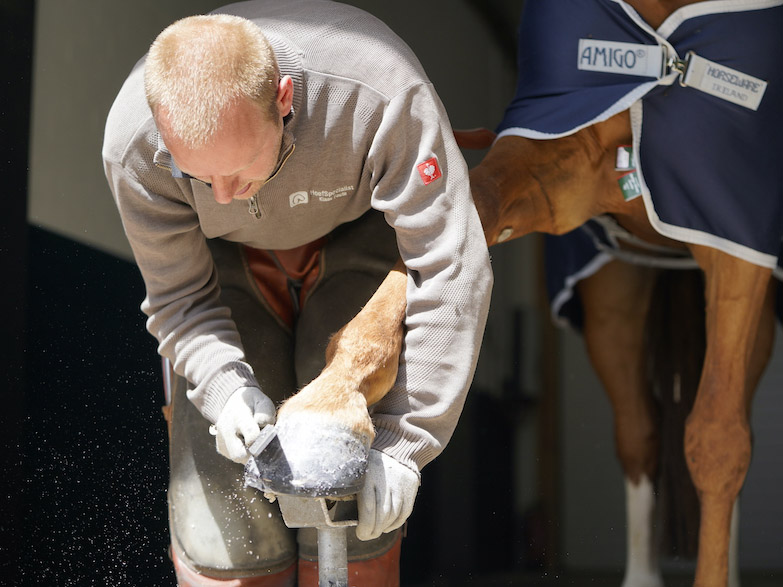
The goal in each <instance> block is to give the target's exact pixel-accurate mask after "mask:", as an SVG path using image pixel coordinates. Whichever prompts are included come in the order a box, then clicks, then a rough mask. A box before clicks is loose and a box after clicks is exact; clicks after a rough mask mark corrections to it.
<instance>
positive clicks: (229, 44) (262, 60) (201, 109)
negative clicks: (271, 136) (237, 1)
mask: <svg viewBox="0 0 783 587" xmlns="http://www.w3.org/2000/svg"><path fill="white" fill-rule="evenodd" d="M279 78H280V70H279V68H278V65H277V60H276V59H275V54H274V52H273V51H272V48H271V47H270V45H269V42H268V41H267V39H266V37H265V36H264V35H263V33H262V32H261V30H260V29H259V28H258V27H257V26H256V25H254V24H253V23H252V22H250V21H249V20H247V19H244V18H241V17H238V16H231V15H227V14H213V15H207V16H191V17H188V18H184V19H182V20H178V21H177V22H175V23H174V24H172V25H170V26H169V27H167V28H166V29H165V30H164V31H163V32H162V33H160V35H158V37H157V38H156V39H155V41H154V42H153V43H152V46H151V47H150V50H149V53H148V55H147V61H146V64H145V71H144V89H145V91H146V94H147V101H148V103H149V105H150V108H151V110H152V113H153V115H154V116H155V117H156V118H157V117H158V115H159V113H160V112H161V111H164V112H165V115H166V119H167V122H168V125H169V128H170V131H171V132H172V133H173V134H174V135H175V136H176V137H177V138H179V139H180V140H181V141H184V142H185V143H186V144H187V145H189V146H190V147H200V146H203V145H205V144H207V143H208V142H209V139H210V138H211V137H212V135H213V134H214V133H215V132H216V131H217V129H218V126H219V124H220V121H221V116H222V114H223V112H224V111H225V109H226V108H227V107H228V106H231V105H232V104H234V103H236V102H237V101H238V100H241V99H243V98H244V99H246V98H249V99H251V100H254V101H255V102H257V103H258V104H259V105H260V106H261V108H262V109H263V110H264V111H265V112H268V114H269V116H270V119H273V118H274V117H275V116H277V110H276V108H275V101H276V97H277V83H278V80H279Z"/></svg>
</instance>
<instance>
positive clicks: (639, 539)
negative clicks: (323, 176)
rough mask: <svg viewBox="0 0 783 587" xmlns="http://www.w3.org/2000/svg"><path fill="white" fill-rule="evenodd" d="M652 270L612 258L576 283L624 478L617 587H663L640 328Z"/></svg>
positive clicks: (654, 452)
mask: <svg viewBox="0 0 783 587" xmlns="http://www.w3.org/2000/svg"><path fill="white" fill-rule="evenodd" d="M655 275H656V272H655V270H654V269H650V268H646V267H640V266H637V265H629V264H627V263H622V262H620V261H612V262H611V263H609V264H607V265H605V266H604V267H603V268H601V269H600V270H599V271H598V272H597V273H596V274H595V275H593V276H591V277H589V278H588V279H586V280H584V281H582V282H580V283H579V286H578V287H579V294H580V296H581V298H582V304H583V307H584V315H585V321H584V329H583V334H584V339H585V344H586V346H587V351H588V354H589V356H590V362H591V363H592V365H593V368H594V369H595V371H596V374H597V375H598V377H599V378H600V379H601V383H602V384H603V386H604V389H605V390H606V393H607V395H608V396H609V400H610V402H611V404H612V410H613V413H614V429H615V443H616V450H617V455H618V458H619V460H620V464H621V466H622V469H623V473H624V475H625V487H626V511H627V519H626V527H627V541H626V544H627V552H626V567H625V577H624V580H623V587H662V586H663V578H662V576H661V572H660V568H659V564H658V550H659V549H658V542H657V540H656V538H657V536H656V535H655V532H654V531H653V528H654V527H655V523H654V521H655V517H656V516H655V513H656V502H655V494H654V489H653V482H654V480H655V478H656V470H657V467H658V458H659V457H658V447H659V441H658V421H657V412H656V408H655V406H654V403H653V397H652V393H651V390H650V389H649V386H648V383H647V379H646V376H645V375H646V371H647V369H646V354H645V342H644V337H645V333H644V329H645V321H646V316H647V308H648V307H649V305H650V299H651V294H652V287H653V284H654V281H655Z"/></svg>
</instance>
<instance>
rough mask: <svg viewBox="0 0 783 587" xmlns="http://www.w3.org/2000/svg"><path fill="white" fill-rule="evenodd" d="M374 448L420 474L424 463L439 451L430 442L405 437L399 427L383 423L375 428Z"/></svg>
mask: <svg viewBox="0 0 783 587" xmlns="http://www.w3.org/2000/svg"><path fill="white" fill-rule="evenodd" d="M372 448H374V449H375V450H378V451H381V452H384V453H386V454H387V455H389V456H390V457H392V458H393V459H395V460H397V461H399V462H401V463H402V464H403V465H405V466H406V467H408V468H409V469H411V470H412V471H414V472H415V473H416V474H417V475H419V476H421V469H422V468H423V467H424V465H426V464H427V463H429V462H430V461H432V460H433V459H434V458H435V457H436V456H438V452H437V451H436V450H435V449H434V448H433V446H432V445H431V444H430V443H429V442H427V441H425V440H423V439H420V440H412V439H409V438H405V437H404V436H403V435H402V433H401V431H400V429H399V428H387V427H384V426H383V425H381V426H379V427H377V428H376V430H375V440H374V441H373V443H372Z"/></svg>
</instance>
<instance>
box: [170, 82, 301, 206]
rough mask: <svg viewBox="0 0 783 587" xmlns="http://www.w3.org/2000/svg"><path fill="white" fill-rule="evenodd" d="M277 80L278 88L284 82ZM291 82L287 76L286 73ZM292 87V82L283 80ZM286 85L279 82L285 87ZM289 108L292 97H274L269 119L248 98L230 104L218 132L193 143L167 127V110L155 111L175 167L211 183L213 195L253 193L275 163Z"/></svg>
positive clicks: (226, 198) (225, 200)
mask: <svg viewBox="0 0 783 587" xmlns="http://www.w3.org/2000/svg"><path fill="white" fill-rule="evenodd" d="M283 83H284V82H283V81H281V88H282V85H283ZM288 83H289V84H290V78H288ZM286 87H287V89H288V90H290V86H286ZM284 89H285V88H283V90H284ZM290 109H291V105H290V100H286V99H285V97H284V96H283V98H282V100H281V99H280V98H279V99H278V112H279V114H280V117H279V118H275V119H274V120H270V118H269V115H268V114H267V112H265V111H263V110H262V109H261V107H260V106H258V105H257V104H256V103H254V102H251V101H250V100H242V101H240V102H237V103H236V104H234V105H233V106H231V107H230V108H229V110H228V111H227V112H226V114H225V115H224V117H223V122H222V124H221V126H220V128H219V129H218V132H217V133H215V135H214V136H213V137H212V139H211V140H210V142H209V143H208V144H207V145H206V146H204V147H199V148H197V149H192V148H190V147H188V146H186V145H185V144H184V143H182V142H181V141H179V140H178V139H177V137H175V136H173V135H172V133H170V132H167V131H168V130H169V129H168V125H167V120H166V116H165V114H161V115H159V116H158V117H157V122H158V128H159V130H160V133H161V136H162V138H163V142H164V143H165V144H166V146H167V147H168V149H169V152H170V153H171V156H172V157H173V158H174V161H175V162H176V164H177V167H178V168H179V169H180V170H181V171H182V172H184V173H187V174H188V175H190V176H191V177H195V178H196V179H199V180H201V181H203V182H206V183H209V184H211V185H212V191H213V193H214V195H215V201H216V202H218V203H219V204H230V203H231V201H232V200H235V199H238V200H245V199H248V198H250V197H252V196H253V195H254V194H255V193H256V192H257V191H258V190H259V189H260V188H261V186H262V185H263V184H264V182H266V180H267V179H269V176H270V175H272V173H273V172H274V170H275V167H276V166H277V159H278V156H279V153H280V145H281V142H282V138H283V116H285V115H286V114H288V112H289V111H290Z"/></svg>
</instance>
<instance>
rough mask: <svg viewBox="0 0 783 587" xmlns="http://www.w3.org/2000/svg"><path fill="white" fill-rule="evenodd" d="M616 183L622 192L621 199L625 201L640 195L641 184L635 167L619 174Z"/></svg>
mask: <svg viewBox="0 0 783 587" xmlns="http://www.w3.org/2000/svg"><path fill="white" fill-rule="evenodd" d="M617 183H619V184H620V189H621V190H622V192H623V199H624V200H625V201H626V202H628V201H629V200H633V199H634V198H636V197H638V196H641V195H642V184H641V182H640V181H639V174H637V173H636V170H635V169H634V170H632V171H629V172H628V173H626V174H625V175H621V176H620V177H619V178H618V179H617Z"/></svg>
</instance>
